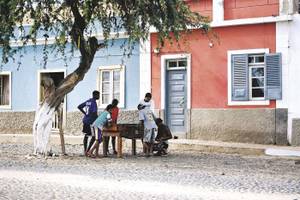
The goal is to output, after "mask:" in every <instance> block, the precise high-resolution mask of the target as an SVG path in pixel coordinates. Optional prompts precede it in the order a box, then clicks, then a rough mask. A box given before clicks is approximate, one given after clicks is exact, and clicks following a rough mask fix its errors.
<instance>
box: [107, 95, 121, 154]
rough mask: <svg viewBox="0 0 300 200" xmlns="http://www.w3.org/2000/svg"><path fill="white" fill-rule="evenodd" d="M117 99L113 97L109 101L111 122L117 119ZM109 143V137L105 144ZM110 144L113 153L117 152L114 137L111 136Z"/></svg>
mask: <svg viewBox="0 0 300 200" xmlns="http://www.w3.org/2000/svg"><path fill="white" fill-rule="evenodd" d="M118 104H119V101H118V99H113V100H112V102H111V105H112V109H111V119H112V123H114V124H117V121H118V115H119V108H118ZM108 143H109V138H108V141H107V144H108ZM111 144H112V148H113V154H117V151H116V137H111Z"/></svg>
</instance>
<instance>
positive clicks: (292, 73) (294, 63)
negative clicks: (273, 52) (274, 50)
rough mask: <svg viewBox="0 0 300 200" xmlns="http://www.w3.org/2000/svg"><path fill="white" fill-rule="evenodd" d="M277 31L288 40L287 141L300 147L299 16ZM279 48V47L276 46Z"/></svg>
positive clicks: (280, 26) (279, 25)
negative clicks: (282, 33) (283, 34)
mask: <svg viewBox="0 0 300 200" xmlns="http://www.w3.org/2000/svg"><path fill="white" fill-rule="evenodd" d="M278 29H280V30H282V32H284V33H286V34H285V36H286V37H287V38H288V46H287V49H288V55H287V60H286V66H287V67H288V71H287V72H286V76H287V78H286V84H285V89H286V91H287V96H288V97H287V103H286V104H287V106H288V110H289V112H288V116H289V122H288V124H289V129H288V131H289V135H288V136H289V141H290V143H291V144H293V145H298V146H299V145H300V140H299V139H297V138H299V137H300V132H299V130H300V124H299V120H300V89H299V88H300V79H299V77H300V57H299V52H300V38H299V29H300V15H299V14H295V15H293V21H291V22H290V23H289V24H288V26H287V27H286V26H283V25H282V24H278ZM278 48H280V46H278Z"/></svg>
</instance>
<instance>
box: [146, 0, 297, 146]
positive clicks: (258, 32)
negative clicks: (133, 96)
mask: <svg viewBox="0 0 300 200" xmlns="http://www.w3.org/2000/svg"><path fill="white" fill-rule="evenodd" d="M186 2H187V3H188V4H189V6H190V7H191V8H192V10H194V11H198V12H200V13H201V14H202V15H205V16H208V17H210V19H211V20H212V22H211V27H212V28H213V31H214V32H215V33H217V35H218V36H219V41H217V40H213V41H210V40H209V39H208V38H207V37H206V36H205V35H203V34H202V33H201V31H200V30H192V33H191V34H189V35H186V36H184V37H183V38H182V41H181V42H180V44H179V45H176V44H173V45H171V44H169V43H166V45H165V46H164V47H163V48H161V49H157V46H156V38H157V34H156V33H155V31H153V33H151V36H150V46H149V45H148V48H149V55H148V59H149V60H151V62H150V63H151V66H145V67H144V68H142V69H141V72H140V73H141V93H142V94H143V92H142V90H143V89H144V90H147V89H149V90H151V92H152V94H153V97H154V100H155V105H156V109H157V113H158V114H159V115H160V116H161V117H162V118H163V119H164V120H165V122H166V123H167V124H168V125H169V126H170V127H171V129H172V130H173V132H174V134H177V135H179V136H181V137H183V138H190V139H204V140H219V141H232V142H250V143H261V144H288V143H294V144H296V145H299V144H300V142H299V143H298V140H296V139H294V137H295V136H297V134H299V135H298V136H299V137H300V133H298V132H299V127H298V126H295V127H294V129H292V127H293V126H294V125H293V120H295V123H294V124H297V123H296V122H297V120H298V118H299V117H300V112H299V114H296V115H295V116H290V114H289V113H290V112H294V110H293V109H292V107H291V106H290V103H289V100H290V99H288V96H290V95H289V93H291V91H288V89H287V88H288V87H289V84H292V83H289V81H288V79H289V77H288V75H287V71H288V69H289V67H290V66H289V64H287V59H288V57H289V52H288V50H287V48H288V39H287V38H286V37H285V32H284V30H285V27H286V26H288V24H289V23H290V22H291V21H293V15H294V13H295V10H296V8H297V6H295V4H294V2H292V1H289V0H281V1H279V0H187V1H186ZM145 46H147V45H145ZM145 55H146V54H145ZM145 58H147V56H145ZM146 60H147V59H146ZM147 72H149V73H147ZM150 72H151V73H150ZM150 75H151V76H150ZM143 77H144V78H143ZM143 80H145V81H144V82H143ZM146 80H150V82H151V84H150V85H147V81H146ZM295 84H299V82H298V83H295ZM299 86H300V84H299ZM294 113H298V110H296V111H295V112H294ZM298 124H299V123H298Z"/></svg>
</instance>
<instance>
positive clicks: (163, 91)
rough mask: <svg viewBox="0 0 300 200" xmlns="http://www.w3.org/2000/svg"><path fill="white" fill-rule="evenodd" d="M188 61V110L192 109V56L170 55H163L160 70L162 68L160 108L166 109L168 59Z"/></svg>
mask: <svg viewBox="0 0 300 200" xmlns="http://www.w3.org/2000/svg"><path fill="white" fill-rule="evenodd" d="M178 58H186V59H187V68H186V70H187V109H190V108H191V54H169V55H162V56H161V62H160V68H161V79H160V81H161V82H160V84H161V94H160V96H161V97H160V107H161V109H165V98H166V97H165V94H166V60H168V59H178Z"/></svg>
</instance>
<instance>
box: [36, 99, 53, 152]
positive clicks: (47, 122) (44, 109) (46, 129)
mask: <svg viewBox="0 0 300 200" xmlns="http://www.w3.org/2000/svg"><path fill="white" fill-rule="evenodd" d="M54 111H55V108H51V107H50V106H49V104H48V103H47V101H44V102H43V103H42V105H40V106H39V108H38V109H37V111H36V113H35V119H34V123H33V137H34V153H35V154H37V153H42V154H45V153H46V152H47V145H48V141H49V136H50V133H51V129H52V117H53V114H54Z"/></svg>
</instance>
